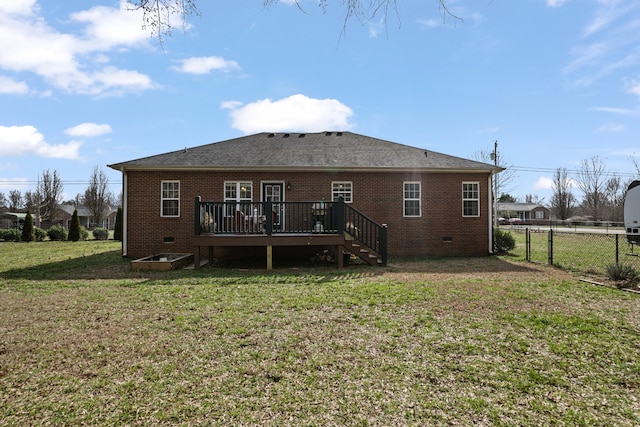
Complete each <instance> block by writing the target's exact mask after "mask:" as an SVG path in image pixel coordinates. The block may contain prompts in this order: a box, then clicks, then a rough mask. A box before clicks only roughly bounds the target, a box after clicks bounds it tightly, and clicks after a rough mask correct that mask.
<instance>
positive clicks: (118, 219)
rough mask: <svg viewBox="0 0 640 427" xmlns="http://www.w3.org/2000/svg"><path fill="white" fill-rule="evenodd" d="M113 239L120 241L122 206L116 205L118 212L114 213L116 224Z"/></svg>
mask: <svg viewBox="0 0 640 427" xmlns="http://www.w3.org/2000/svg"><path fill="white" fill-rule="evenodd" d="M113 240H119V241H122V208H121V207H118V212H117V213H116V224H115V227H114V229H113Z"/></svg>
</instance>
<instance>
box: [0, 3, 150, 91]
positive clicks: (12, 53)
mask: <svg viewBox="0 0 640 427" xmlns="http://www.w3.org/2000/svg"><path fill="white" fill-rule="evenodd" d="M3 3H9V2H7V1H5V2H3ZM17 3H20V2H17ZM127 5H128V3H125V2H121V3H120V5H119V7H118V8H109V7H94V8H91V9H88V10H86V11H82V12H77V13H74V14H72V15H71V17H70V20H71V22H72V23H77V24H80V25H82V26H83V28H82V30H83V31H82V35H76V34H71V33H64V32H61V31H59V30H57V29H55V28H52V27H51V26H49V24H48V23H47V22H46V20H45V19H44V18H43V17H42V16H41V15H40V14H39V9H38V8H37V5H36V4H35V3H34V2H30V3H29V5H23V6H22V7H21V8H18V7H7V6H6V5H4V4H3V5H2V6H0V40H2V41H3V43H0V69H5V70H10V71H13V72H14V73H33V74H36V75H38V76H40V77H41V78H42V79H43V80H44V81H45V82H47V83H48V84H49V85H51V86H53V87H55V88H57V89H59V90H63V91H67V92H72V93H80V94H90V95H105V94H106V95H108V94H121V93H123V92H128V91H140V90H147V89H151V88H153V87H154V85H153V83H152V82H151V79H150V78H149V77H148V76H146V75H144V74H141V73H139V72H137V71H129V70H120V69H118V68H116V67H113V66H110V65H109V64H108V61H109V58H108V56H107V55H106V53H108V52H109V51H111V50H113V49H127V48H132V47H140V46H143V45H146V44H147V41H146V40H148V33H145V32H144V31H142V29H141V28H140V22H142V18H141V16H140V15H139V14H138V13H136V12H133V11H130V10H127V8H128V7H130V6H127Z"/></svg>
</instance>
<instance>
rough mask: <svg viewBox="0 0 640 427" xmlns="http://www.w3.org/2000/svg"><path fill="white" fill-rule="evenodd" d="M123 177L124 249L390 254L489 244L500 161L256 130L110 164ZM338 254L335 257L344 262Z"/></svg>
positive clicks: (130, 252)
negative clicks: (494, 179)
mask: <svg viewBox="0 0 640 427" xmlns="http://www.w3.org/2000/svg"><path fill="white" fill-rule="evenodd" d="M109 167H110V168H112V169H115V170H119V171H121V172H122V175H123V200H124V206H123V245H122V252H123V256H127V257H132V258H140V257H145V256H149V255H152V254H156V253H176V252H178V253H194V255H195V257H196V267H197V266H199V260H200V256H201V255H208V257H209V259H210V260H213V258H214V257H217V256H220V255H221V254H224V253H225V251H229V250H230V249H229V248H234V247H235V248H242V250H243V251H244V253H246V254H260V253H262V254H264V253H265V249H264V248H266V256H267V266H268V267H269V268H270V267H271V265H272V264H271V263H272V261H273V259H274V257H275V258H276V259H277V258H278V256H280V254H284V253H285V249H286V248H289V249H291V248H294V250H295V251H297V252H300V251H302V250H304V248H308V247H314V248H317V247H323V246H324V247H327V246H328V247H332V248H335V250H336V253H338V251H345V252H347V253H354V254H355V255H357V256H360V257H361V258H363V259H364V260H365V261H368V262H370V263H372V264H375V263H383V264H384V263H386V259H387V257H388V256H391V257H420V256H423V257H424V256H482V255H488V254H490V253H491V252H492V244H491V241H492V209H493V206H492V194H491V188H492V176H493V174H494V173H498V172H500V171H501V170H502V168H499V167H496V166H494V165H490V164H486V163H481V162H477V161H472V160H467V159H463V158H459V157H454V156H449V155H445V154H441V153H437V152H433V151H428V150H425V149H422V148H417V147H411V146H407V145H402V144H398V143H394V142H389V141H384V140H380V139H376V138H371V137H368V136H364V135H359V134H356V133H352V132H320V133H306V134H305V133H259V134H255V135H249V136H244V137H240V138H235V139H231V140H227V141H221V142H217V143H212V144H208V145H203V146H199V147H193V148H184V149H182V150H179V151H173V152H169V153H165V154H160V155H156V156H151V157H146V158H141V159H137V160H131V161H126V162H122V163H117V164H112V165H109ZM342 259H343V257H340V256H338V257H337V263H338V265H339V266H341V264H342Z"/></svg>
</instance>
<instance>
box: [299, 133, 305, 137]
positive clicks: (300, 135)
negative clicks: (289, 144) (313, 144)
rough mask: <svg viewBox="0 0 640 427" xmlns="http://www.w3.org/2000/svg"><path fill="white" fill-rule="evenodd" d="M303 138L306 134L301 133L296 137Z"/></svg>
mask: <svg viewBox="0 0 640 427" xmlns="http://www.w3.org/2000/svg"><path fill="white" fill-rule="evenodd" d="M305 136H307V134H306V133H301V134H299V135H298V138H304V137H305Z"/></svg>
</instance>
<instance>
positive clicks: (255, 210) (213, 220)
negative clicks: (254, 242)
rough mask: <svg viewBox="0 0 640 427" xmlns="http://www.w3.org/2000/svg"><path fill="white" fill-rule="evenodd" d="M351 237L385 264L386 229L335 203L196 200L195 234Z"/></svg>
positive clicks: (337, 202) (349, 208)
mask: <svg viewBox="0 0 640 427" xmlns="http://www.w3.org/2000/svg"><path fill="white" fill-rule="evenodd" d="M345 232H347V233H349V234H350V235H351V236H352V237H353V238H355V239H357V240H358V241H360V242H361V243H362V244H364V245H366V246H367V247H369V248H370V249H372V250H373V251H375V252H376V253H378V254H379V255H380V256H381V257H382V260H383V264H386V258H387V249H386V247H387V227H386V226H385V225H379V224H377V223H376V222H375V221H373V220H372V219H370V218H368V217H367V216H366V215H364V214H362V213H361V212H359V211H358V210H356V209H354V208H353V207H351V206H350V205H348V204H346V203H345V202H344V201H343V200H342V198H341V199H339V200H337V201H335V202H324V201H310V202H215V201H214V202H203V201H202V200H201V198H200V197H199V196H198V197H196V200H195V234H196V235H201V234H212V235H220V234H227V235H228V234H255V235H260V234H263V235H278V234H307V233H316V234H343V233H345Z"/></svg>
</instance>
